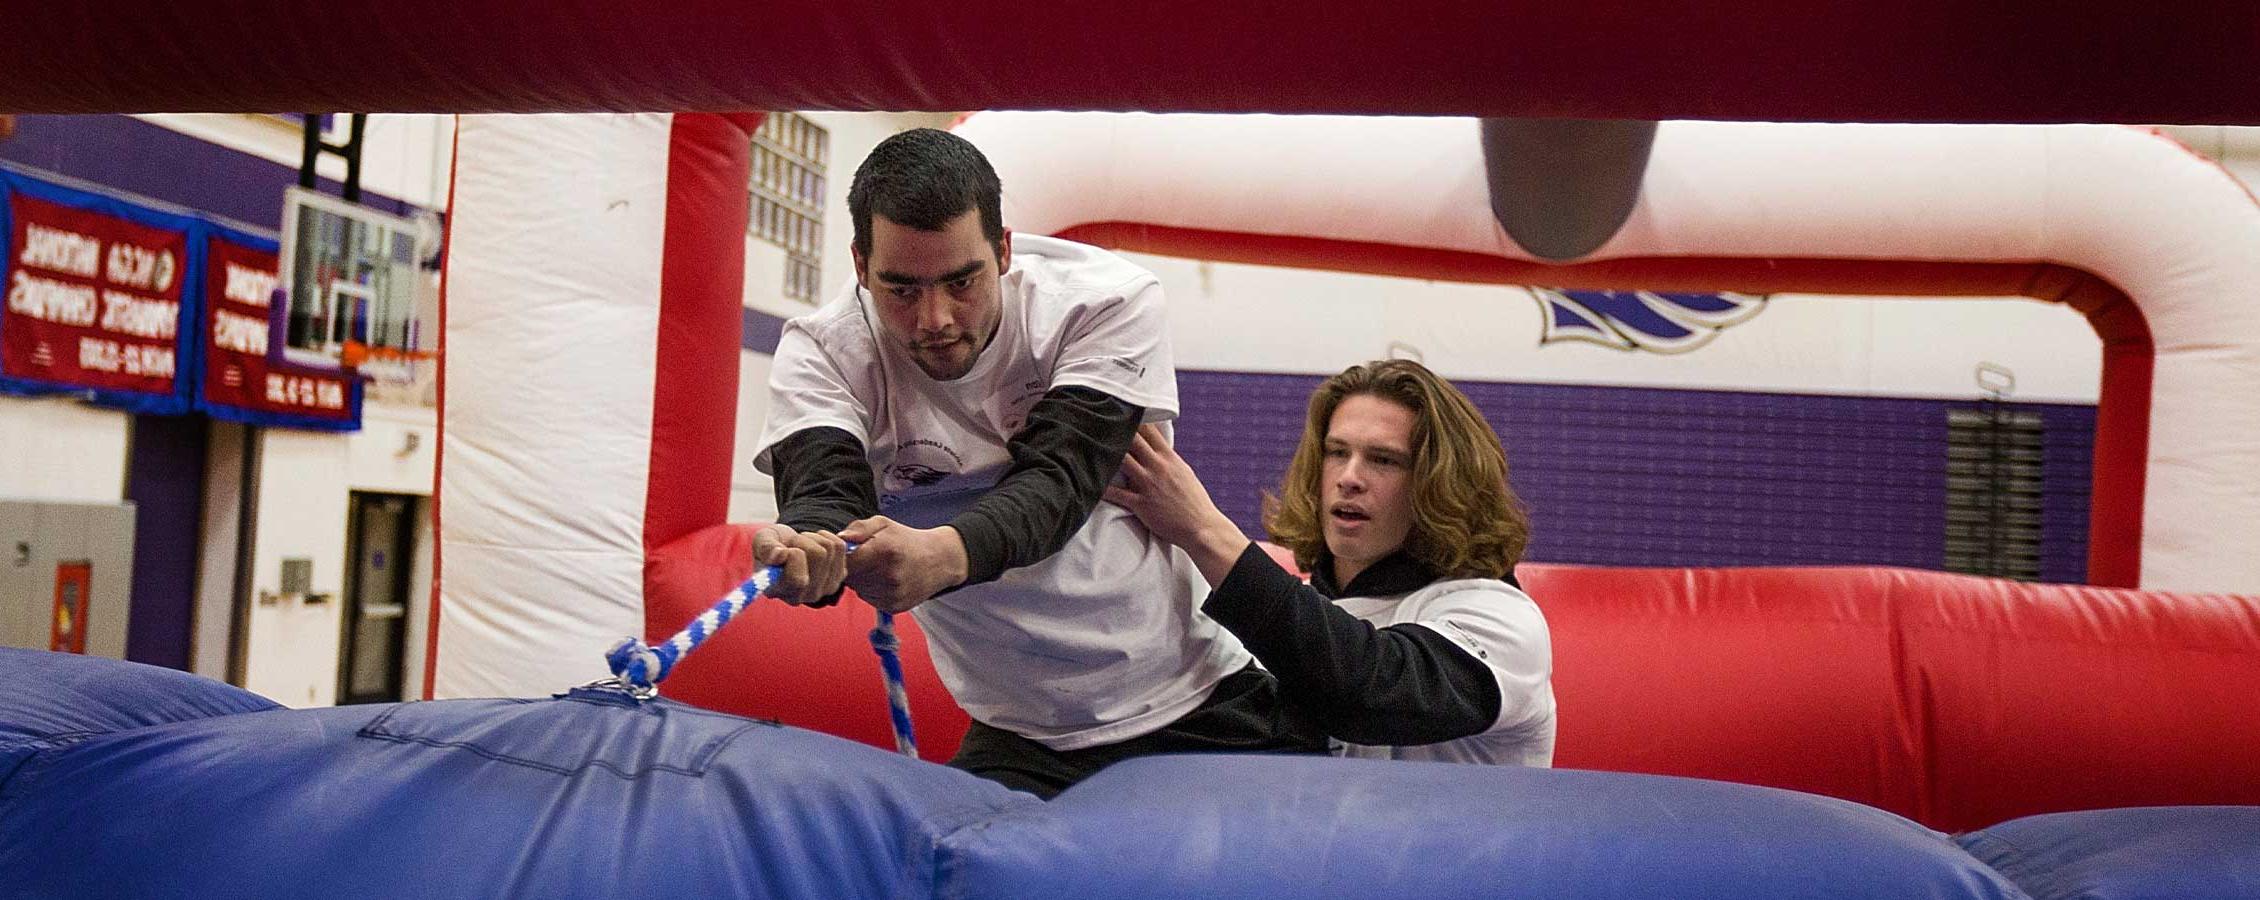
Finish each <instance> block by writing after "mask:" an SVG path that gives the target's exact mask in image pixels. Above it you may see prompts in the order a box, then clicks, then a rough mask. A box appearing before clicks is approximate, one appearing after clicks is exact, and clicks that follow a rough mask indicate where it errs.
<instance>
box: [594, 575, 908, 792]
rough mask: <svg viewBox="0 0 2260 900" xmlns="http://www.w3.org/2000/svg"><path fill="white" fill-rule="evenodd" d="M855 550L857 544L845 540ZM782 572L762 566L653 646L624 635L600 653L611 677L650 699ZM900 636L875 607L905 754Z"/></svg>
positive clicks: (882, 664)
mask: <svg viewBox="0 0 2260 900" xmlns="http://www.w3.org/2000/svg"><path fill="white" fill-rule="evenodd" d="M848 550H849V551H850V552H853V551H854V550H855V545H853V544H850V545H848ZM782 575H783V572H782V570H781V569H780V568H779V567H777V566H762V567H761V568H760V569H758V570H756V571H755V572H754V573H753V577H752V578H748V579H746V581H745V583H744V584H741V585H738V586H737V589H735V590H732V591H731V592H730V593H728V594H726V595H724V596H723V597H722V599H720V600H717V601H715V603H714V605H713V606H712V607H710V608H708V609H707V610H706V611H705V612H703V613H699V615H698V618H696V619H692V620H691V623H690V624H689V625H686V626H684V627H683V630H682V631H679V632H676V633H675V636H674V637H671V638H668V639H667V640H665V641H662V642H660V643H659V645H658V646H652V645H650V644H646V643H644V642H643V640H642V639H641V638H633V637H631V638H627V639H624V640H622V641H621V642H620V643H618V644H614V645H613V646H612V649H611V650H610V651H608V652H606V653H605V654H604V661H605V662H606V663H608V664H610V665H611V667H612V676H613V677H612V679H611V680H612V681H613V682H616V683H617V684H618V686H619V687H620V688H622V689H623V690H626V691H627V692H628V693H630V694H633V695H635V697H636V698H637V699H640V700H649V699H651V698H653V697H656V696H658V695H659V682H661V681H664V680H666V678H667V676H668V675H669V674H670V673H672V672H674V671H675V663H676V662H678V661H680V660H681V659H682V658H683V657H684V656H686V655H688V654H689V653H690V652H691V651H693V650H696V649H698V645H700V644H703V643H705V642H706V639H707V638H709V637H713V636H714V633H715V632H717V631H720V630H722V626H724V625H728V624H730V619H731V618H733V617H735V616H736V615H737V614H738V612H739V611H741V610H743V609H745V608H746V604H749V603H752V602H753V600H754V598H756V597H759V596H761V595H762V594H763V593H766V592H767V591H768V590H769V587H770V585H773V584H776V583H777V579H778V578H779V577H781V576H782ZM901 649H902V642H901V641H900V640H898V639H896V637H895V617H894V614H893V613H889V612H886V611H884V610H882V611H880V612H879V624H878V625H877V626H875V627H873V628H872V629H871V651H872V652H873V653H877V654H878V655H879V670H880V672H881V673H882V674H883V675H885V676H886V679H887V706H888V712H890V713H891V714H892V719H893V725H894V729H895V749H896V750H898V751H900V752H901V753H902V754H903V755H904V756H917V755H918V744H917V741H916V740H914V739H913V737H912V732H911V728H910V694H909V692H908V691H907V690H906V689H905V688H904V687H903V678H902V657H901V655H900V651H901Z"/></svg>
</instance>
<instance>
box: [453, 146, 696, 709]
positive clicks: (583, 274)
mask: <svg viewBox="0 0 2260 900" xmlns="http://www.w3.org/2000/svg"><path fill="white" fill-rule="evenodd" d="M672 118H673V117H672V116H668V115H570V116H564V115H560V116H465V117H464V118H463V119H462V120H461V124H460V127H459V130H458V132H457V150H456V154H455V166H456V169H455V188H454V199H453V206H452V217H453V220H452V222H451V223H450V228H451V237H450V240H451V243H450V246H449V248H448V256H447V270H446V275H445V279H446V288H445V290H446V315H445V320H446V341H447V343H446V355H445V361H446V362H445V365H446V369H445V373H444V375H443V377H444V379H445V381H444V385H445V388H444V390H445V400H444V404H443V406H444V409H443V423H442V437H441V444H442V446H441V462H440V485H439V491H440V497H441V500H440V504H441V505H440V530H439V541H440V548H441V566H442V568H441V570H440V575H439V591H440V612H439V619H438V629H439V630H438V639H437V641H438V644H437V653H436V662H435V663H434V665H435V666H436V670H435V672H434V678H435V681H434V685H433V693H434V695H435V696H437V697H442V698H446V697H473V696H536V695H541V694H546V693H551V692H554V691H560V690H563V689H565V688H567V687H570V686H572V685H575V684H580V683H583V682H586V681H589V680H591V679H593V678H597V677H601V676H603V675H605V674H606V669H605V665H604V661H603V652H604V649H605V648H606V647H609V646H610V645H611V644H612V643H613V642H614V641H617V640H619V639H620V638H622V637H626V636H629V635H641V634H642V633H643V623H644V617H643V563H644V540H643V528H644V498H645V493H646V489H647V478H648V473H649V471H650V456H651V454H650V444H651V433H652V406H653V396H652V391H653V378H654V375H653V372H654V369H655V365H654V362H655V359H656V357H657V354H658V353H659V348H658V347H657V334H658V327H659V314H660V304H659V297H660V278H661V268H662V262H663V259H662V257H663V253H662V250H663V247H664V236H665V223H666V214H667V210H666V205H667V203H666V201H667V175H668V153H669V136H670V132H671V122H672Z"/></svg>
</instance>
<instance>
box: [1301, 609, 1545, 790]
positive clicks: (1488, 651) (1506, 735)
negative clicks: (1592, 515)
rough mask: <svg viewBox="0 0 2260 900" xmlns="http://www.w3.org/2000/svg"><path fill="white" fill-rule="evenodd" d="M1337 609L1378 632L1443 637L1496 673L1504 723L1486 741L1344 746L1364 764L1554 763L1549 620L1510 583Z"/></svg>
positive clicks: (1344, 751) (1487, 733) (1480, 737)
mask: <svg viewBox="0 0 2260 900" xmlns="http://www.w3.org/2000/svg"><path fill="white" fill-rule="evenodd" d="M1334 605H1336V606H1339V607H1341V608H1342V610H1343V611H1344V612H1347V613H1349V614H1350V615H1353V616H1356V617H1358V618H1360V619H1364V620H1365V621H1367V622H1369V623H1372V625H1373V627H1375V628H1387V627H1389V626H1391V625H1403V624H1408V623H1409V624H1413V625H1419V626H1421V627H1423V628H1427V629H1429V630H1430V631H1434V632H1436V633H1437V634H1441V635H1443V636H1444V637H1445V638H1446V639H1448V640H1450V641H1451V642H1452V643H1454V644H1458V645H1459V646H1460V647H1461V648H1462V649H1464V650H1466V651H1467V652H1469V653H1471V654H1474V656H1475V658H1476V659H1479V660H1482V661H1483V664H1484V665H1486V666H1488V667H1490V669H1491V674H1492V676H1493V677H1495V678H1497V679H1498V682H1499V718H1498V719H1497V720H1496V721H1494V722H1492V723H1491V728H1490V730H1488V731H1485V732H1483V733H1482V734H1477V735H1470V736H1468V737H1464V738H1460V739H1458V740H1452V741H1445V742H1443V743H1440V744H1424V745H1421V746H1417V747H1368V746H1363V745H1359V744H1338V746H1339V747H1340V749H1341V752H1342V755H1344V756H1353V757H1359V758H1364V759H1417V760H1431V761H1435V762H1459V763H1488V764H1491V765H1510V766H1538V767H1545V766H1551V765H1553V764H1554V683H1553V677H1554V651H1553V643H1552V640H1551V639H1550V638H1549V637H1548V636H1547V632H1546V617H1545V615H1544V614H1543V613H1540V612H1539V611H1538V604H1537V603H1535V602H1532V601H1531V599H1530V595H1528V594H1525V593H1523V592H1522V591H1519V590H1516V589H1515V588H1514V586H1512V585H1509V584H1507V583H1506V582H1504V581H1496V580H1493V579H1489V578H1467V579H1451V580H1446V581H1438V582H1435V583H1433V584H1429V585H1427V586H1426V587H1422V588H1420V589H1419V590H1416V591H1413V592H1411V593H1409V594H1399V595H1397V596H1394V597H1342V598H1340V599H1337V600H1335V601H1334Z"/></svg>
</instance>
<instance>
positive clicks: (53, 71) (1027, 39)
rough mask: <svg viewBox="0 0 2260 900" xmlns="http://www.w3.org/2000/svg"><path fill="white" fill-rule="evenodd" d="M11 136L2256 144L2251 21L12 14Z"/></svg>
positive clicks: (282, 9) (3, 90) (1140, 14)
mask: <svg viewBox="0 0 2260 900" xmlns="http://www.w3.org/2000/svg"><path fill="white" fill-rule="evenodd" d="M7 12H8V14H7V17H6V18H7V22H8V27H7V28H6V29H4V30H0V58H5V59H6V60H7V61H8V73H9V77H8V78H7V79H5V80H0V110H7V111H11V112H153V111H164V112H201V111H212V112H242V111H252V110H295V109H307V110H336V109H346V110H359V111H367V112H422V111H431V110H451V111H459V112H556V111H596V110H615V111H680V110H730V109H906V110H907V109H919V110H969V109H1118V110H1131V109H1143V110H1152V111H1179V110H1215V111H1244V112H1281V113H1313V112H1335V113H1404V114H1414V115H1422V114H1429V115H1499V116H1567V117H1581V118H1631V119H1672V118H1703V119H1769V120H1776V121H1868V122H1892V121H1914V122H1923V121H1931V122H2176V123H2190V124H2199V123H2235V122H2242V123H2252V122H2260V89H2256V88H2255V87H2254V86H2253V85H2254V83H2253V81H2252V79H2250V78H2249V77H2247V76H2248V73H2247V72H2246V63H2247V61H2249V60H2251V59H2254V58H2256V57H2260V28H2256V27H2254V22H2255V18H2254V13H2253V11H2252V9H2251V7H2250V6H2249V5H2248V4H2243V3H2236V2H2230V0H2184V2H2181V3H2174V4H2150V5H2146V6H2140V7H2135V6H2127V5H2122V4H2102V5H2094V6H2092V7H2090V6H2081V5H2072V4H2061V3H2045V2H2040V0H2008V2H2001V3H1992V4H1966V3H1940V2H1929V3H1917V4H1912V5H1910V4H1879V3H1861V2H1852V0H1822V2H1811V0H1742V2H1738V3H1733V4H1709V3H1672V2H1659V0H1648V2H1621V3H1562V2H1535V0H1482V2H1470V0H1336V2H1330V3H1324V4H1315V5H1305V6H1296V7H1292V8H1288V7H1281V6H1278V5H1275V4H1264V3H1209V2H1194V0H1151V2H1139V3H1051V2H1033V0H998V2H986V3H973V4H958V3H923V2H915V0H874V2H862V3H836V2H819V0H774V2H768V3H741V2H728V0H679V2H673V3H665V4H647V5H639V6H625V5H622V4H618V3H606V2H596V0H558V2H551V3H521V2H507V0H332V2H325V3H316V4H307V3H299V2H292V0H245V2H236V3H225V4H195V5H165V4H132V5H131V6H130V7H129V8H126V9H119V8H117V7H115V5H113V4H68V3H57V4H44V5H33V4H24V3H17V4H11V5H10V6H9V7H8V8H7Z"/></svg>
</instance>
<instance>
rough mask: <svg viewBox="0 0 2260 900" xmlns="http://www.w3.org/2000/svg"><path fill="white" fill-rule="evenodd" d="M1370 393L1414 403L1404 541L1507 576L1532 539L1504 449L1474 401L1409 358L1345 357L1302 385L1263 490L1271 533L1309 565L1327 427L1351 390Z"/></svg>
mask: <svg viewBox="0 0 2260 900" xmlns="http://www.w3.org/2000/svg"><path fill="white" fill-rule="evenodd" d="M1361 396H1362V397H1378V398H1380V399H1383V400H1387V401H1389V402H1391V403H1395V404H1397V405H1398V406H1402V407H1404V408H1406V409H1408V410H1411V411H1412V413H1413V416H1414V418H1413V433H1412V453H1413V460H1412V480H1413V483H1412V487H1413V491H1412V512H1413V527H1412V532H1411V533H1410V534H1407V535H1406V536H1405V548H1404V549H1405V550H1406V551H1407V552H1408V553H1410V554H1412V556H1413V558H1414V559H1418V560H1420V561H1421V562H1422V563H1425V564H1427V565H1428V567H1429V568H1432V569H1435V570H1436V571H1437V572H1439V573H1442V574H1443V575H1445V576H1447V577H1451V578H1505V577H1507V573H1509V572H1513V571H1514V568H1515V563H1517V562H1520V561H1521V560H1522V551H1523V548H1524V547H1525V546H1528V545H1529V543H1530V514H1529V513H1528V512H1527V511H1525V510H1524V509H1523V506H1522V499H1521V498H1519V497H1516V496H1515V491H1514V488H1513V487H1512V486H1510V485H1509V484H1508V483H1507V453H1506V450H1505V449H1504V448H1502V447H1500V446H1499V435H1498V433H1497V432H1494V431H1492V430H1491V425H1490V423H1488V422H1485V421H1484V420H1483V413H1482V412H1481V411H1479V410H1477V409H1476V408H1475V404H1474V403H1473V402H1470V401H1469V400H1468V399H1467V395H1466V394H1463V393H1460V389H1459V388H1456V387H1453V386H1452V383H1451V382H1448V381H1445V380H1444V379H1443V378H1442V377H1440V376H1438V375H1437V374H1436V373H1434V372H1431V371H1429V370H1428V367H1426V366H1423V365H1421V364H1420V363H1417V362H1413V361H1412V360H1409V359H1384V360H1376V361H1374V362H1369V363H1366V364H1364V365H1359V366H1351V367H1349V368H1347V369H1343V370H1342V373H1341V374H1339V375H1336V376H1334V377H1332V378H1329V379H1327V380H1326V382H1325V383H1324V384H1321V385H1319V386H1318V390H1317V391H1315V392H1313V393H1312V394H1311V395H1310V412H1309V417H1308V418H1307V420H1306V421H1305V422H1304V424H1303V438H1302V441H1301V443H1300V444H1298V445H1297V446H1296V447H1295V458H1294V459H1293V460H1291V461H1289V462H1288V463H1287V476H1286V477H1285V478H1284V479H1282V480H1281V483H1280V485H1279V493H1278V495H1277V496H1271V497H1266V498H1264V525H1265V527H1266V528H1268V529H1269V530H1270V532H1271V539H1272V541H1273V542H1275V543H1277V544H1279V545H1280V546H1282V547H1286V548H1287V549H1288V550H1290V551H1292V552H1293V553H1294V554H1295V564H1296V565H1298V566H1301V567H1303V569H1304V570H1305V571H1309V570H1311V569H1314V568H1316V567H1317V566H1318V561H1319V558H1320V554H1322V553H1323V552H1325V550H1326V532H1325V529H1324V528H1323V527H1321V525H1320V522H1321V520H1322V519H1324V515H1323V511H1322V510H1321V509H1320V508H1319V506H1320V497H1321V496H1322V494H1323V493H1324V491H1323V488H1322V486H1321V485H1320V484H1319V480H1320V479H1321V478H1322V477H1324V473H1325V467H1326V432H1327V429H1328V428H1330V427H1332V425H1333V422H1334V410H1335V408H1336V407H1339V406H1341V405H1342V401H1343V400H1346V399H1349V398H1351V397H1361Z"/></svg>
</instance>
